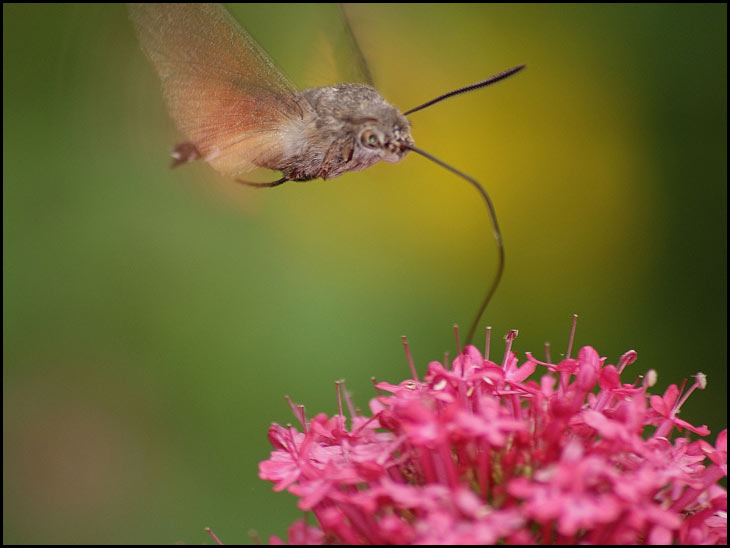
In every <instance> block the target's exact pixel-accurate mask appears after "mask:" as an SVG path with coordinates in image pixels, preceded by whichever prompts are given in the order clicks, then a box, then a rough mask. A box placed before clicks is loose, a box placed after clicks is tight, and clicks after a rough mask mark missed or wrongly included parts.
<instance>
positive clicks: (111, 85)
mask: <svg viewBox="0 0 730 548" xmlns="http://www.w3.org/2000/svg"><path fill="white" fill-rule="evenodd" d="M229 7H230V9H231V11H232V12H233V13H234V15H235V17H236V18H237V19H238V20H239V21H241V22H243V23H244V25H245V26H246V27H247V29H248V30H249V31H250V33H251V34H252V35H253V36H254V38H255V39H256V40H258V41H259V42H260V43H261V44H262V46H263V47H264V48H265V49H266V50H267V51H269V52H270V54H271V55H272V56H273V57H274V59H275V60H276V61H277V63H278V64H279V65H280V66H281V67H282V68H283V69H284V70H285V72H286V73H287V74H288V75H289V76H290V77H291V78H292V79H293V80H294V81H295V82H297V83H298V84H300V85H311V84H324V83H334V80H336V77H335V76H332V74H331V65H332V63H331V62H330V61H329V60H328V53H327V48H323V47H322V44H327V40H328V36H330V35H334V34H336V27H337V11H336V8H334V7H332V6H326V5H325V6H322V5H320V6H311V5H310V6H307V5H288V6H287V5H268V6H265V5H230V6H229ZM350 14H351V17H352V24H353V27H354V29H355V31H356V34H357V35H358V38H359V40H360V42H361V45H362V49H363V50H364V52H365V55H366V57H367V58H368V60H369V63H370V65H371V70H372V72H373V74H374V76H375V79H376V81H377V84H378V87H379V89H380V91H381V92H382V93H383V94H384V96H385V97H386V98H388V100H389V101H391V102H392V103H393V104H395V105H396V106H398V107H400V108H402V109H404V110H405V109H408V108H411V107H413V106H415V105H417V104H420V103H422V102H424V101H426V100H428V99H430V98H432V97H434V96H436V95H438V94H440V93H443V92H445V91H448V90H450V89H453V88H456V87H459V86H462V85H466V84H469V83H472V82H475V81H477V80H480V79H482V78H484V77H486V76H489V75H491V74H494V73H496V72H499V71H501V70H504V69H506V68H508V67H511V66H514V65H517V64H520V63H527V64H528V68H527V70H526V71H524V72H522V73H520V74H519V75H517V76H515V77H513V78H510V79H509V80H506V81H504V82H501V83H499V84H498V85H495V86H494V87H491V88H489V89H485V90H481V91H478V92H474V93H471V94H468V95H465V96H461V97H458V98H453V99H451V100H449V101H447V102H445V103H442V104H440V105H438V106H434V107H432V108H431V109H428V110H425V111H423V112H419V113H417V114H414V115H413V116H412V117H411V120H412V122H413V133H414V136H415V139H416V143H417V144H418V145H419V146H421V147H422V148H424V149H426V150H428V151H429V152H431V153H432V154H435V155H437V156H438V157H440V158H442V159H444V160H446V161H448V162H450V163H452V164H453V165H455V166H457V167H458V168H460V169H462V170H464V171H466V172H467V173H469V174H471V175H473V176H474V177H476V178H478V179H479V180H480V181H482V182H483V184H484V185H485V186H486V187H487V189H488V190H489V192H490V193H491V196H492V198H493V200H494V202H495V204H496V207H497V212H498V215H499V219H500V222H501V226H502V230H503V232H504V239H505V245H506V250H507V269H506V272H505V277H504V281H503V283H502V286H501V287H500V290H499V292H498V294H497V296H496V298H495V299H494V302H493V303H492V305H491V306H490V308H489V310H488V318H487V320H486V321H485V322H483V323H482V326H483V325H485V324H486V322H487V321H488V323H489V324H490V325H492V326H493V328H494V333H495V335H496V338H495V340H494V342H493V344H492V348H493V349H495V351H500V350H501V349H502V347H503V345H502V342H501V336H502V335H503V334H504V333H505V332H506V331H507V330H508V329H511V328H517V329H519V332H520V335H519V337H518V339H517V341H516V345H515V347H516V349H517V350H518V352H520V353H523V352H525V351H532V352H535V353H540V354H541V353H542V349H543V345H544V342H545V341H550V342H551V343H552V349H553V350H552V352H553V358H556V357H558V355H559V354H560V353H561V352H564V351H565V347H566V344H567V339H568V333H569V327H570V323H571V315H572V314H573V313H577V314H579V315H580V319H579V323H578V329H577V341H576V344H577V345H579V346H580V345H584V344H590V345H593V346H594V347H596V348H597V349H598V350H599V352H600V353H601V354H602V355H604V356H607V358H608V359H609V360H610V361H612V362H615V360H616V359H617V358H618V357H619V356H620V355H621V354H622V353H623V352H624V351H626V350H628V349H635V350H637V351H638V354H639V361H638V362H637V363H636V364H634V365H633V366H632V367H631V369H630V370H629V371H628V372H627V376H626V377H625V378H626V379H627V380H630V379H631V378H633V376H634V375H639V374H641V373H643V372H644V371H645V370H647V369H650V368H653V369H656V370H658V371H659V375H660V380H659V386H658V387H657V390H662V389H663V388H664V387H666V386H667V384H669V383H671V382H681V381H682V379H684V378H687V377H690V376H691V375H693V374H694V373H695V372H696V371H698V370H701V371H703V372H705V373H706V374H707V375H708V378H709V386H708V388H707V390H705V392H703V393H700V394H696V395H694V396H693V397H692V398H691V399H690V400H689V402H688V403H687V404H686V405H685V407H684V408H683V411H682V412H683V415H682V416H683V418H685V419H687V420H690V421H693V422H697V423H705V424H708V425H709V426H710V427H711V429H712V430H713V434H712V436H711V438H712V440H714V437H715V435H716V433H717V432H718V431H719V430H720V429H721V428H723V427H725V425H726V422H727V419H726V417H727V403H726V394H727V391H726V364H727V354H726V350H727V349H726V346H727V339H726V334H725V333H726V318H727V315H726V310H727V309H726V280H727V270H726V266H727V240H726V229H727V224H726V223H727V204H726V175H727V172H726V169H727V153H726V146H727V134H726V131H727V57H726V46H727V43H726V42H727V6H726V5H701V4H698V5H613V6H606V5H601V6H596V5H583V6H568V5H545V6H535V5H500V6H489V5H486V6H485V5H468V6H465V5H463V6H462V5H441V6H439V5H429V6H423V5H407V6H398V5H373V6H366V5H361V6H353V7H352V8H351V10H350ZM335 49H337V48H336V47H335ZM329 54H330V57H331V51H329ZM333 78H334V80H333ZM328 79H329V81H328ZM176 139H177V136H176V133H175V130H174V127H173V125H172V122H171V121H170V120H169V119H168V117H167V114H166V112H165V108H164V105H163V103H162V99H161V94H160V90H159V82H158V80H157V76H156V74H155V73H154V72H153V70H152V68H151V65H150V64H149V63H148V62H147V60H146V58H144V56H143V54H142V52H141V51H140V49H139V47H138V45H137V43H136V40H135V37H134V35H133V31H132V28H131V25H130V23H129V21H128V18H127V14H126V9H125V7H124V6H122V5H103V6H94V5H30V4H26V5H8V4H4V5H3V246H4V247H3V290H4V291H3V337H4V342H3V359H4V368H3V426H4V429H3V430H4V431H3V542H4V543H25V544H31V543H173V542H178V541H182V542H186V543H191V544H197V543H201V542H209V539H208V538H207V536H206V535H205V534H204V533H203V527H204V526H206V525H209V526H211V527H213V529H214V530H215V532H216V533H217V534H218V535H219V536H220V537H221V538H222V539H223V540H224V541H226V542H229V543H239V542H248V541H249V536H248V535H249V531H250V530H252V529H253V530H256V531H257V532H258V534H259V535H260V536H261V537H262V538H263V539H264V540H266V539H267V538H268V536H269V535H270V534H278V535H283V534H284V532H285V530H286V527H287V525H288V524H289V523H291V521H293V520H294V519H295V518H296V517H297V516H298V515H299V512H298V511H297V510H296V508H295V501H294V499H293V498H291V497H290V496H289V495H288V494H282V493H279V494H275V493H272V491H271V485H270V484H268V483H266V482H263V481H261V480H259V479H258V478H257V463H258V462H259V461H261V460H262V459H264V458H266V457H267V455H268V452H269V445H268V441H267V437H266V431H267V428H268V425H269V424H270V423H271V422H272V421H278V422H282V423H286V422H290V421H291V420H292V418H291V415H290V412H289V410H288V407H287V405H286V403H285V401H284V399H283V396H284V395H285V394H288V395H290V396H291V397H292V398H293V399H294V400H295V401H297V402H302V403H305V404H306V406H307V409H308V412H309V413H316V412H320V411H324V412H328V413H334V412H335V411H336V400H335V390H334V383H333V381H335V380H337V379H340V378H345V379H346V380H347V383H348V386H349V388H350V390H351V391H352V392H353V397H354V399H355V401H356V402H357V403H358V405H359V406H361V407H363V408H365V407H366V406H367V402H368V400H369V398H371V397H372V396H373V391H372V386H371V384H370V378H371V376H375V377H377V378H378V379H383V380H389V381H395V382H397V381H399V380H401V379H402V378H404V377H405V376H407V375H408V369H407V364H406V360H405V358H404V356H403V350H402V347H401V341H400V336H401V335H403V334H406V335H408V337H409V340H410V343H411V346H412V349H413V352H414V354H415V358H416V361H417V364H418V367H419V370H420V371H421V372H424V371H425V366H426V364H427V362H428V361H430V360H434V359H439V358H440V357H441V356H443V352H444V351H449V352H451V353H452V355H453V352H454V339H453V332H452V325H453V324H454V323H459V324H461V326H462V329H463V330H466V328H468V326H469V323H470V322H471V320H472V317H473V314H474V313H475V311H476V309H477V307H478V305H479V304H480V302H481V300H482V297H483V294H484V292H485V290H486V285H487V283H488V282H489V280H490V279H491V276H493V274H494V267H495V257H496V252H495V250H494V244H493V241H492V239H491V235H490V228H489V224H488V220H487V217H486V214H485V212H484V208H483V204H482V203H481V202H480V200H479V198H478V196H477V194H476V193H475V192H474V190H473V189H472V188H471V187H470V186H469V185H467V184H465V183H464V182H462V181H461V180H459V179H456V178H455V177H453V176H452V175H450V174H449V173H448V172H446V171H444V170H442V169H441V168H439V167H438V166H436V165H433V164H430V163H429V162H427V161H426V160H424V159H423V158H419V157H416V156H415V155H410V156H409V157H408V158H406V159H405V160H404V161H403V162H402V163H401V164H399V165H395V166H394V165H390V164H383V165H377V166H374V167H372V168H370V169H369V170H367V171H365V172H362V173H354V174H347V175H345V176H342V177H340V178H338V179H335V180H331V181H324V182H322V181H315V182H310V183H308V184H293V183H290V184H287V185H283V186H282V187H279V188H276V189H272V190H268V191H257V190H254V189H249V188H244V187H242V186H240V185H236V184H234V183H232V182H231V181H229V180H226V179H224V178H222V177H220V176H219V175H217V174H216V173H215V172H214V171H213V170H212V169H211V168H209V167H208V166H206V165H204V164H201V165H190V166H185V167H184V168H180V169H177V170H170V169H168V161H169V159H168V152H169V147H170V146H171V145H172V144H174V143H175V141H176ZM480 333H481V329H480ZM481 340H482V335H481V334H480V335H479V336H478V341H479V344H480V345H481V344H482V342H481Z"/></svg>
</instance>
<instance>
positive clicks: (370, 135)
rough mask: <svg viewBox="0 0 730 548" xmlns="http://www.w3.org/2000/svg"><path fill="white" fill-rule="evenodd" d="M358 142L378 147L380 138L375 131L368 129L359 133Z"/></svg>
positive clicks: (369, 146) (370, 146)
mask: <svg viewBox="0 0 730 548" xmlns="http://www.w3.org/2000/svg"><path fill="white" fill-rule="evenodd" d="M360 142H361V143H362V144H363V145H365V146H366V147H368V148H378V147H379V146H380V138H379V137H378V135H377V133H375V132H374V131H372V130H369V129H368V130H365V131H363V132H362V133H361V134H360Z"/></svg>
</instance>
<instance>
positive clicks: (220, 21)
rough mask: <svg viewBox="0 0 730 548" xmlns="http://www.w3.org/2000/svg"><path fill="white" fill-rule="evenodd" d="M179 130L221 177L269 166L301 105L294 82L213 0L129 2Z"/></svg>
mask: <svg viewBox="0 0 730 548" xmlns="http://www.w3.org/2000/svg"><path fill="white" fill-rule="evenodd" d="M129 11H130V17H131V19H132V22H133V23H134V26H135V28H136V30H137V34H138V35H139V40H140V42H141V45H142V49H143V50H144V52H145V53H146V55H147V57H149V59H150V60H151V61H152V64H153V65H154V67H155V69H156V70H157V73H158V74H159V76H160V78H161V80H162V88H163V95H164V98H165V101H166V103H167V107H168V110H169V111H170V115H171V116H172V118H173V120H174V121H175V123H176V125H177V127H178V129H179V130H180V132H181V133H182V134H183V135H184V136H185V137H186V138H187V139H188V140H189V141H190V142H192V143H193V144H194V145H195V146H196V147H197V149H198V150H199V151H200V153H201V154H202V156H203V159H205V160H206V161H207V162H208V163H209V164H211V165H212V166H213V167H214V168H215V169H216V170H218V171H220V172H221V173H224V174H226V175H236V174H238V173H241V172H244V171H248V170H250V169H252V168H254V167H256V166H263V167H270V168H272V169H276V166H277V161H278V160H279V159H280V158H281V157H282V154H283V152H284V150H283V149H284V143H283V139H282V136H283V135H284V134H285V133H286V131H287V130H288V128H289V127H290V125H291V123H292V121H294V120H296V119H300V118H302V116H303V110H302V109H303V108H305V107H304V106H303V105H302V104H300V102H299V101H298V100H297V95H296V92H297V90H296V88H295V87H294V85H293V84H292V83H291V82H290V81H289V80H288V79H287V78H286V76H284V74H283V73H282V72H281V71H280V70H279V69H278V68H276V66H275V65H274V63H273V61H272V60H271V59H270V58H269V57H268V55H267V54H266V52H264V50H263V49H261V47H260V46H259V45H258V44H257V43H256V42H255V41H254V40H253V38H251V37H250V36H249V35H248V33H247V32H246V31H245V30H244V29H243V28H242V27H241V26H240V25H239V24H238V23H237V22H236V20H235V19H233V17H232V16H231V15H230V14H229V13H228V12H227V11H226V10H225V9H224V8H223V7H222V6H221V5H220V4H130V6H129Z"/></svg>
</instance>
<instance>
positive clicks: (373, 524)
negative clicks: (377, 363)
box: [259, 332, 727, 544]
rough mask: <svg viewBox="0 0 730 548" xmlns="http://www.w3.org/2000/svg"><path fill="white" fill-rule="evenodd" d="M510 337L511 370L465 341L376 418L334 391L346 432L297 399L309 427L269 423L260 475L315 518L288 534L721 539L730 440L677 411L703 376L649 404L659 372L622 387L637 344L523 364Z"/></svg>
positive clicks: (324, 539)
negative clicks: (612, 353) (611, 354)
mask: <svg viewBox="0 0 730 548" xmlns="http://www.w3.org/2000/svg"><path fill="white" fill-rule="evenodd" d="M515 335H516V332H511V333H510V334H509V335H508V336H507V337H506V339H507V350H506V352H505V355H504V358H503V360H502V363H501V364H497V363H495V362H492V361H490V360H489V359H488V357H485V356H482V355H481V353H480V352H479V351H478V350H477V349H476V348H475V347H473V346H468V347H467V348H466V349H465V350H464V352H463V353H460V354H459V356H458V357H457V358H456V359H455V360H453V363H452V364H451V367H449V366H448V360H445V363H444V364H441V363H439V362H431V363H430V364H429V365H428V373H427V375H426V377H425V379H424V380H423V381H420V380H418V379H417V378H416V376H415V374H414V379H413V380H406V381H404V382H402V383H400V384H398V385H392V384H388V383H384V382H381V383H378V384H376V388H377V389H378V390H379V393H380V394H381V395H379V396H378V397H376V398H374V399H373V400H372V401H371V402H370V410H371V412H372V416H369V417H366V416H362V415H360V414H359V413H357V412H355V411H354V410H353V409H352V404H351V402H350V401H349V398H348V397H347V393H346V391H344V390H341V391H338V393H339V394H340V395H342V393H344V396H345V399H346V403H347V405H348V406H349V407H350V413H351V418H350V426H349V427H348V426H347V420H346V418H345V416H344V414H343V413H342V412H340V413H339V414H338V415H335V416H333V417H331V418H330V417H327V416H326V415H324V414H319V415H317V416H315V417H313V418H310V419H308V418H307V417H306V415H305V413H304V408H303V407H302V406H294V405H292V409H293V410H294V413H295V415H296V417H297V420H298V421H299V423H300V424H301V428H302V431H299V430H297V429H296V428H294V427H292V426H288V427H283V426H280V425H277V424H274V425H273V426H272V427H271V429H270V430H269V439H270V441H271V443H272V445H273V446H274V451H272V453H271V458H269V459H268V460H266V461H264V462H262V463H261V464H260V472H259V475H260V477H261V478H262V479H266V480H269V481H271V482H274V483H275V487H274V489H275V490H276V491H281V490H285V489H286V490H288V491H289V492H290V493H292V494H294V495H295V496H297V497H299V503H298V504H299V508H300V509H301V510H303V511H310V512H311V513H312V514H313V515H314V518H316V524H315V523H312V524H307V522H306V521H304V520H299V521H297V522H295V523H294V524H293V525H292V526H291V527H290V528H289V538H288V541H289V542H290V543H292V544H494V543H509V544H566V543H571V544H574V543H581V544H670V543H677V544H726V543H727V514H726V511H727V493H726V491H725V489H723V488H722V487H721V486H720V485H719V484H718V482H719V480H720V479H721V478H723V477H726V476H727V465H726V463H727V431H726V430H724V431H723V432H721V433H720V434H719V435H718V436H717V439H716V442H715V445H714V446H713V445H711V444H709V443H707V442H706V441H703V440H697V441H691V440H690V438H689V434H688V431H690V432H693V433H695V434H698V435H699V436H707V435H708V434H709V430H708V429H707V427H705V426H701V427H695V426H692V425H691V424H689V423H687V422H685V421H683V420H681V419H679V418H678V417H677V413H678V411H679V408H680V406H681V405H682V404H683V403H684V401H686V399H687V396H689V394H690V393H691V392H692V391H693V390H694V389H696V388H703V387H704V382H705V381H704V376H702V375H700V374H698V375H697V377H696V380H695V383H694V384H693V385H692V386H691V387H690V388H689V389H688V390H687V391H686V392H685V393H684V395H683V394H682V392H683V391H684V385H683V386H682V388H679V387H677V386H676V385H672V386H670V387H669V388H668V389H667V390H666V392H665V393H664V395H662V396H659V395H650V394H649V393H648V390H649V388H650V386H651V385H652V384H653V380H654V379H655V378H656V374H655V373H654V372H651V371H650V372H649V373H647V374H646V375H644V376H643V377H640V378H639V379H637V380H636V381H634V382H632V383H622V382H621V380H620V375H621V374H622V372H623V370H624V368H625V367H626V366H627V365H629V364H631V363H632V362H633V361H635V359H636V353H635V352H633V351H630V352H627V353H626V354H624V356H622V357H621V359H620V360H619V361H618V363H617V364H616V365H609V364H606V359H605V358H601V357H599V355H598V353H597V352H596V351H595V350H594V349H593V348H591V347H588V346H586V347H584V348H582V349H581V350H580V351H579V353H578V357H577V358H566V359H564V360H562V361H561V362H560V363H557V364H553V363H547V362H541V361H538V360H537V359H535V358H534V357H533V356H532V355H530V354H529V353H528V354H527V360H526V362H524V363H523V364H522V365H521V366H519V365H518V360H517V358H516V357H515V354H514V353H513V352H512V351H511V345H512V340H513V339H514V336H515ZM409 359H410V354H409ZM548 361H549V360H548ZM538 367H540V368H542V369H543V371H544V372H545V373H544V374H543V375H542V376H541V377H539V378H538V379H536V380H528V377H529V376H530V375H531V374H532V373H533V372H534V371H535V370H536V369H537V368H538ZM339 387H340V386H339V385H338V388H339ZM383 392H387V393H389V395H385V394H383ZM340 409H342V404H340ZM675 431H679V432H682V431H684V432H685V435H682V436H677V437H674V439H672V433H673V432H675ZM271 543H272V544H283V541H282V540H280V539H279V538H277V537H272V538H271Z"/></svg>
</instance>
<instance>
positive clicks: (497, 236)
mask: <svg viewBox="0 0 730 548" xmlns="http://www.w3.org/2000/svg"><path fill="white" fill-rule="evenodd" d="M404 146H405V148H407V149H409V150H412V151H413V152H415V153H417V154H420V155H421V156H423V157H424V158H428V159H429V160H431V161H432V162H434V163H436V164H438V165H440V166H441V167H443V168H444V169H447V170H449V171H450V172H451V173H453V174H454V175H457V176H459V177H461V178H462V179H464V180H465V181H467V182H468V183H471V185H472V186H473V187H474V188H476V189H477V190H478V191H479V194H480V195H481V197H482V199H483V200H484V203H485V204H486V206H487V211H488V212H489V218H490V219H491V221H492V230H493V233H494V240H495V241H496V242H497V255H498V257H497V274H496V276H495V277H494V280H493V281H492V284H491V285H490V286H489V290H488V291H487V296H486V297H485V298H484V301H483V302H482V305H481V306H480V307H479V311H478V312H477V315H476V318H474V321H473V322H472V324H471V327H470V328H469V332H468V333H467V335H466V339H465V340H464V347H465V348H466V346H468V345H470V344H471V342H472V339H473V338H474V333H476V329H477V326H478V325H479V321H480V320H481V319H482V316H483V315H484V311H485V310H486V309H487V306H488V305H489V303H490V301H491V300H492V297H493V296H494V293H495V292H496V291H497V287H498V286H499V282H500V280H501V279H502V272H503V271H504V244H503V243H502V231H501V230H500V229H499V223H498V222H497V211H496V210H495V209H494V204H493V203H492V199H491V198H490V197H489V194H487V191H486V190H484V187H483V186H482V185H481V184H480V183H479V181H477V180H476V179H474V178H473V177H470V176H469V175H467V174H466V173H464V172H463V171H459V170H458V169H456V168H455V167H453V166H450V165H449V164H447V163H446V162H442V161H441V160H439V159H438V158H436V157H435V156H432V155H430V154H429V153H428V152H426V151H425V150H421V149H420V148H416V147H414V146H412V145H404Z"/></svg>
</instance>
